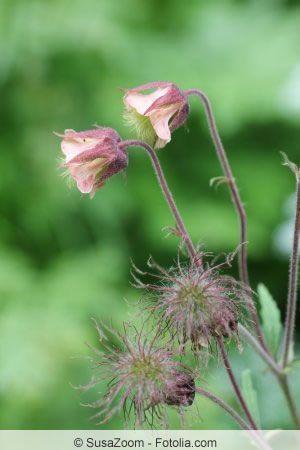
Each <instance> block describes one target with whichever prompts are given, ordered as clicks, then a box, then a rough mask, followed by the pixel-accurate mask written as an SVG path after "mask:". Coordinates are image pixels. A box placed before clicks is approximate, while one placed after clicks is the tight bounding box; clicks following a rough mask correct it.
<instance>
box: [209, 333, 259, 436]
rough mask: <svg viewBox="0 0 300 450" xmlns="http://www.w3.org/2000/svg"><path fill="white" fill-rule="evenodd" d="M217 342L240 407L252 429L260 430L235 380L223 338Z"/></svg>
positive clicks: (219, 338)
mask: <svg viewBox="0 0 300 450" xmlns="http://www.w3.org/2000/svg"><path fill="white" fill-rule="evenodd" d="M217 342H218V345H219V348H220V351H221V356H222V359H223V362H224V366H225V369H226V371H227V374H228V376H229V379H230V381H231V384H232V386H233V389H234V391H235V393H236V396H237V398H238V400H239V402H240V405H241V407H242V409H243V411H244V413H245V414H246V416H247V418H248V420H249V423H250V425H251V427H252V429H253V430H258V427H257V425H256V423H255V421H254V419H253V417H252V414H251V412H250V410H249V408H248V406H247V403H246V402H245V399H244V397H243V395H242V393H241V391H240V388H239V385H238V382H237V380H236V378H235V375H234V373H233V371H232V368H231V365H230V362H229V359H228V357H227V354H226V350H225V347H224V343H223V338H222V337H218V338H217Z"/></svg>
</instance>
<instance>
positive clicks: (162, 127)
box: [150, 104, 178, 142]
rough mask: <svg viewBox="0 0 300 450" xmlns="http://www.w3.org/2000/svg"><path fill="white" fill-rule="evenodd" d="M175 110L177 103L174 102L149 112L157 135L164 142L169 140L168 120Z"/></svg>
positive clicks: (176, 109)
mask: <svg viewBox="0 0 300 450" xmlns="http://www.w3.org/2000/svg"><path fill="white" fill-rule="evenodd" d="M177 111H178V104H174V105H170V106H169V107H166V108H161V109H157V110H155V111H152V112H151V113H150V120H151V123H152V126H153V128H154V130H155V132H156V134H157V136H158V137H159V138H160V139H162V140H164V141H166V142H170V140H171V132H170V129H169V120H170V119H171V117H172V116H173V115H174V114H175V113H176V112H177Z"/></svg>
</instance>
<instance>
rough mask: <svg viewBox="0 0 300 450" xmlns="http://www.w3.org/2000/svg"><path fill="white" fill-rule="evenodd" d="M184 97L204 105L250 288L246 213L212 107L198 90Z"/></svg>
mask: <svg viewBox="0 0 300 450" xmlns="http://www.w3.org/2000/svg"><path fill="white" fill-rule="evenodd" d="M184 95H185V96H186V97H187V96H189V95H196V96H198V97H200V99H201V101H202V103H203V105H204V108H205V113H206V117H207V121H208V125H209V130H210V135H211V138H212V140H213V143H214V146H215V149H216V152H217V155H218V158H219V161H220V164H221V167H222V170H223V172H224V175H225V178H226V183H227V184H228V187H229V190H230V193H231V198H232V202H233V204H234V206H235V209H236V212H237V215H238V217H239V222H240V249H239V272H240V278H241V280H242V281H243V283H244V284H245V285H246V286H249V287H250V282H249V275H248V266H247V245H246V244H247V217H246V211H245V208H244V205H243V203H242V200H241V197H240V194H239V190H238V187H237V184H236V182H235V179H234V177H233V174H232V170H231V167H230V164H229V161H228V158H227V155H226V152H225V149H224V147H223V144H222V140H221V137H220V135H219V132H218V128H217V125H216V121H215V117H214V114H213V110H212V106H211V104H210V101H209V99H208V97H207V95H206V94H205V93H204V92H202V91H200V90H197V89H190V90H187V91H185V92H184ZM250 315H251V318H252V320H253V322H254V324H255V328H256V334H257V337H258V339H259V341H260V343H261V345H262V346H263V347H264V348H265V350H266V351H268V350H267V346H266V343H265V340H264V336H263V333H262V330H261V327H260V323H259V319H258V316H257V312H256V310H254V309H253V310H252V309H250Z"/></svg>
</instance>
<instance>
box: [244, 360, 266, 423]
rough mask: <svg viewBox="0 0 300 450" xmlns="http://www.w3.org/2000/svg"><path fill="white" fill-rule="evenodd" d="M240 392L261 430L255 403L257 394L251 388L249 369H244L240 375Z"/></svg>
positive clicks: (256, 403)
mask: <svg viewBox="0 0 300 450" xmlns="http://www.w3.org/2000/svg"><path fill="white" fill-rule="evenodd" d="M242 392H243V395H244V398H245V401H246V403H247V406H248V408H249V410H250V412H251V414H252V416H253V418H254V420H255V422H256V423H257V425H258V428H261V422H260V414H259V408H258V402H257V393H256V390H255V389H254V387H253V383H252V376H251V371H250V369H246V370H244V371H243V373H242Z"/></svg>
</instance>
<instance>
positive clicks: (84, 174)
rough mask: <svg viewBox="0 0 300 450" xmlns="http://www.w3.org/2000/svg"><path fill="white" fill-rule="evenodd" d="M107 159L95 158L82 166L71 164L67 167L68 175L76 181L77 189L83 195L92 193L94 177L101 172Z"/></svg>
mask: <svg viewBox="0 0 300 450" xmlns="http://www.w3.org/2000/svg"><path fill="white" fill-rule="evenodd" d="M106 165H107V159H106V158H105V159H104V158H97V159H95V160H94V161H91V162H88V163H84V164H72V165H71V166H70V167H69V170H70V175H71V176H72V177H73V178H74V179H75V180H76V182H77V187H78V189H79V190H80V192H82V193H83V194H87V193H90V192H92V190H93V187H94V183H95V179H96V176H97V178H98V176H99V175H100V174H101V173H102V172H103V170H104V169H105V167H106Z"/></svg>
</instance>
